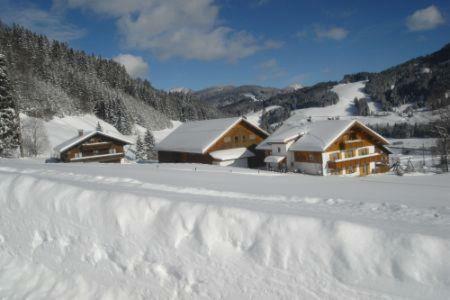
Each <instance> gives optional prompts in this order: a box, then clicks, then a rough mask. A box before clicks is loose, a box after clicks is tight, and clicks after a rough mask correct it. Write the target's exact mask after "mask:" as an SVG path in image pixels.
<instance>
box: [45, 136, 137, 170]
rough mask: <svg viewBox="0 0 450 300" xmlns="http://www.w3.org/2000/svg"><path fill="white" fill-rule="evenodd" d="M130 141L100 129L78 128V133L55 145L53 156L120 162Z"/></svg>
mask: <svg viewBox="0 0 450 300" xmlns="http://www.w3.org/2000/svg"><path fill="white" fill-rule="evenodd" d="M130 144H132V143H131V142H129V141H127V140H125V139H124V138H122V137H119V136H116V135H113V134H110V133H105V132H102V131H89V132H85V131H83V130H78V135H77V136H76V137H74V138H72V139H70V140H67V141H65V142H64V143H62V144H60V145H58V146H56V147H55V148H54V149H53V150H54V156H55V157H56V158H57V159H59V160H61V161H62V162H108V163H109V162H111V163H112V162H114V163H118V162H121V161H122V159H123V158H124V156H125V151H124V146H125V145H130Z"/></svg>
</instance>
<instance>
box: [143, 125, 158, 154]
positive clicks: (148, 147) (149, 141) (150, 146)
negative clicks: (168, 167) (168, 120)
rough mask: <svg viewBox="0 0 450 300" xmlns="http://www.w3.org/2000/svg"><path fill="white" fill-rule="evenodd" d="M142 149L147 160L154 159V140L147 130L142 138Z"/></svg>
mask: <svg viewBox="0 0 450 300" xmlns="http://www.w3.org/2000/svg"><path fill="white" fill-rule="evenodd" d="M144 147H145V154H146V158H147V159H154V158H155V157H156V151H155V138H154V137H153V134H152V132H151V131H150V130H148V129H147V131H146V132H145V136H144Z"/></svg>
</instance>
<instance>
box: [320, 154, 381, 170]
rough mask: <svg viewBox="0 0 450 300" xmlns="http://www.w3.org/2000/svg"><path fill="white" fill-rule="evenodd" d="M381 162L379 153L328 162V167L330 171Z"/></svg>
mask: <svg viewBox="0 0 450 300" xmlns="http://www.w3.org/2000/svg"><path fill="white" fill-rule="evenodd" d="M380 161H383V155H382V154H381V153H371V154H368V155H364V156H354V157H350V158H343V159H339V160H335V161H329V162H328V167H329V168H330V169H343V168H345V167H348V166H355V165H363V164H368V163H371V162H380Z"/></svg>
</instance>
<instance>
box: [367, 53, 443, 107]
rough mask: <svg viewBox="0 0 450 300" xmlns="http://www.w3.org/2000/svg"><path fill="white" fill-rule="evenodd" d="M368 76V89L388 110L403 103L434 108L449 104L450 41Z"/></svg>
mask: <svg viewBox="0 0 450 300" xmlns="http://www.w3.org/2000/svg"><path fill="white" fill-rule="evenodd" d="M368 78H369V81H368V82H367V85H366V88H365V92H366V93H367V94H368V95H369V96H370V97H371V98H372V99H373V100H375V101H377V102H379V103H380V104H381V105H382V107H383V109H384V110H391V109H392V108H393V107H397V106H399V105H403V104H413V105H414V106H416V107H425V106H426V107H429V108H432V109H438V108H441V107H444V106H446V105H449V104H450V44H447V45H446V46H445V47H443V48H442V49H441V50H439V51H437V52H434V53H432V54H430V55H427V56H422V57H418V58H415V59H412V60H409V61H407V62H405V63H403V64H400V65H398V66H395V67H392V68H389V69H387V70H385V71H383V72H380V73H373V74H370V75H369V76H368Z"/></svg>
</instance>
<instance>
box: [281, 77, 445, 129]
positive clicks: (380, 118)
mask: <svg viewBox="0 0 450 300" xmlns="http://www.w3.org/2000/svg"><path fill="white" fill-rule="evenodd" d="M365 85H366V81H358V82H353V83H341V84H337V85H336V86H334V87H333V88H332V89H331V90H332V91H334V92H336V93H337V95H338V97H339V101H338V103H336V104H334V105H329V106H325V107H311V108H304V109H298V110H295V111H293V115H292V116H291V117H290V118H289V119H288V120H287V121H285V122H290V123H296V122H300V121H303V120H306V119H307V118H308V117H312V119H313V120H326V119H328V118H330V117H331V118H333V117H339V118H340V119H347V120H349V119H350V120H352V119H358V120H359V121H361V122H363V123H364V124H366V125H375V124H380V125H386V124H387V123H389V124H391V125H393V124H394V123H405V122H406V123H409V124H414V123H418V124H420V123H429V122H430V121H433V120H436V119H438V118H439V116H438V115H437V114H433V112H432V111H428V110H425V109H418V110H415V111H414V113H413V115H412V116H408V115H407V114H403V113H402V111H400V112H399V113H397V112H384V111H381V108H380V105H379V104H378V103H376V102H374V101H373V100H371V99H369V101H368V105H369V108H370V110H371V112H372V114H373V115H372V116H356V109H355V107H354V104H353V101H354V99H355V98H358V99H361V98H368V96H367V95H366V94H364V92H363V88H364V87H365ZM407 106H410V105H406V106H405V108H406V107H407Z"/></svg>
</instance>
